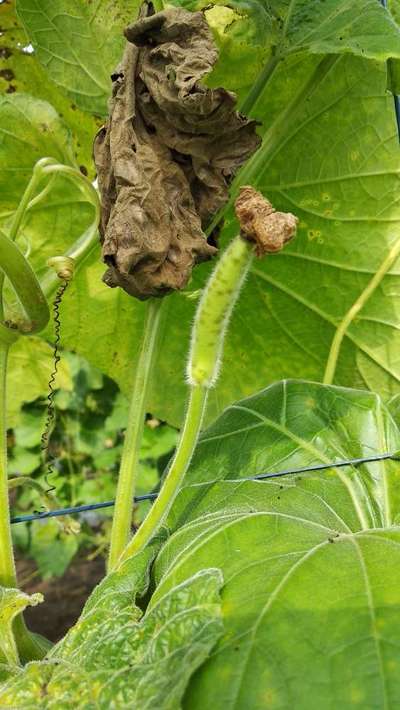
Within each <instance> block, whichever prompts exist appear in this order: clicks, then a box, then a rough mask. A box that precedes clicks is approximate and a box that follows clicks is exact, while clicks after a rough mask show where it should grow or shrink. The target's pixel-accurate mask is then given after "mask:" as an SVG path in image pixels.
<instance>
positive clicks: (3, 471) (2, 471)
mask: <svg viewBox="0 0 400 710" xmlns="http://www.w3.org/2000/svg"><path fill="white" fill-rule="evenodd" d="M8 350H9V345H7V344H6V343H4V342H2V341H1V340H0V586H1V587H11V588H14V589H15V588H17V575H16V570H15V562H14V553H13V546H12V538H11V525H10V505H9V500H8V478H7V428H6V402H7V399H6V377H7V361H8ZM13 632H14V638H15V642H16V646H17V648H18V652H19V656H20V658H21V660H23V661H27V660H33V659H40V658H43V656H44V654H45V647H44V644H43V643H41V642H40V640H39V639H38V638H37V637H35V636H32V635H31V634H30V633H29V631H28V629H27V628H26V626H25V622H24V619H23V616H22V614H20V615H19V616H18V617H17V618H16V619H15V620H14V623H13Z"/></svg>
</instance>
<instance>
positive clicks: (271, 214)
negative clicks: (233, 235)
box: [235, 185, 299, 257]
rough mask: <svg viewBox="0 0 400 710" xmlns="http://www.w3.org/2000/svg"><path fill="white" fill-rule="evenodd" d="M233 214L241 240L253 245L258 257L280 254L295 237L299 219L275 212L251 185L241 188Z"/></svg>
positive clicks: (292, 215) (289, 213)
mask: <svg viewBox="0 0 400 710" xmlns="http://www.w3.org/2000/svg"><path fill="white" fill-rule="evenodd" d="M235 212H236V217H237V218H238V221H239V224H240V233H241V235H242V237H244V239H248V241H250V242H254V244H255V252H256V255H257V256H258V257H262V256H264V254H274V253H275V252H278V251H281V249H282V248H283V247H284V246H285V244H286V243H287V242H289V241H290V240H291V239H293V237H294V236H295V234H296V229H297V224H298V221H299V220H298V218H297V217H296V216H295V215H294V214H292V213H291V212H277V211H276V210H275V209H274V207H273V206H272V205H271V203H270V202H269V200H267V198H266V197H264V195H262V194H261V192H258V191H257V190H255V189H254V187H251V186H250V185H245V186H243V187H241V188H240V192H239V196H238V197H237V199H236V201H235Z"/></svg>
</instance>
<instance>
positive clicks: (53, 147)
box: [0, 94, 74, 210]
mask: <svg viewBox="0 0 400 710" xmlns="http://www.w3.org/2000/svg"><path fill="white" fill-rule="evenodd" d="M0 122H1V130H0V165H1V169H0V209H2V210H5V209H7V210H14V209H15V208H16V207H17V206H18V204H19V201H20V199H21V196H22V193H23V191H24V189H25V187H26V185H27V183H28V181H29V179H30V177H31V174H32V168H33V166H34V164H35V163H36V162H37V160H39V159H40V158H43V157H45V156H48V157H51V158H54V159H55V160H57V161H58V162H60V163H66V164H70V165H72V164H73V163H74V156H73V152H72V142H71V136H70V133H69V131H68V130H67V129H66V128H65V126H64V124H63V123H62V121H61V119H60V117H59V116H58V114H57V113H56V111H55V110H54V108H53V107H52V106H50V104H49V103H47V102H46V101H40V100H39V99H35V98H33V97H32V96H29V95H28V94H10V95H9V96H0Z"/></svg>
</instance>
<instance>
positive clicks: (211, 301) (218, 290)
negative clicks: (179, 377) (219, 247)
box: [187, 236, 254, 387]
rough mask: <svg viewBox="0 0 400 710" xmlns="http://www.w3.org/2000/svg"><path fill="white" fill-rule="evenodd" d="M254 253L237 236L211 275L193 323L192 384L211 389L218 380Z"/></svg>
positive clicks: (251, 246) (190, 355) (188, 371)
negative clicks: (223, 353) (226, 335)
mask: <svg viewBox="0 0 400 710" xmlns="http://www.w3.org/2000/svg"><path fill="white" fill-rule="evenodd" d="M253 254H254V248H253V245H252V244H251V243H250V242H248V241H246V240H245V239H243V238H242V237H241V236H237V237H236V238H235V239H233V241H232V242H231V243H230V244H229V246H228V248H227V249H226V251H225V252H224V253H223V255H222V257H221V259H220V260H219V262H218V264H217V265H216V267H215V269H214V271H213V273H212V274H211V277H210V280H209V282H208V284H207V286H206V288H205V289H204V292H203V295H202V297H201V300H200V303H199V306H198V309H197V314H196V318H195V321H194V324H193V330H192V342H191V347H190V352H189V361H188V366H187V379H188V382H189V384H190V385H200V386H202V387H212V386H213V385H214V384H215V383H216V381H217V378H218V373H219V368H220V363H221V355H222V351H223V345H224V338H225V332H226V328H227V326H228V323H229V320H230V317H231V314H232V310H233V308H234V306H235V303H236V301H237V299H238V296H239V293H240V289H241V287H242V284H243V282H244V280H245V278H246V275H247V272H248V270H249V267H250V264H251V262H252V259H253Z"/></svg>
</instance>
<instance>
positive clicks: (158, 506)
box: [119, 385, 208, 562]
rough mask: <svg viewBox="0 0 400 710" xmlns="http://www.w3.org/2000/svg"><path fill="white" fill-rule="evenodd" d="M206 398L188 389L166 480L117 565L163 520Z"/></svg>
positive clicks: (203, 389)
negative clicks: (185, 406) (183, 415)
mask: <svg viewBox="0 0 400 710" xmlns="http://www.w3.org/2000/svg"><path fill="white" fill-rule="evenodd" d="M207 395H208V388H206V387H202V386H200V385H196V386H193V387H191V390H190V397H189V404H188V408H187V412H186V417H185V423H184V427H183V430H182V433H181V438H180V440H179V444H178V447H177V450H176V453H175V456H174V458H173V461H172V464H171V467H170V469H169V471H168V474H167V477H166V479H165V481H164V484H163V486H162V488H161V491H160V493H159V495H158V498H157V499H156V501H155V503H154V505H153V507H152V508H151V510H150V512H149V514H148V515H147V517H146V519H145V521H144V522H143V523H142V525H141V526H140V528H139V530H138V531H137V533H136V534H135V536H134V537H133V538H132V540H131V541H130V543H129V544H128V545H127V546H126V548H125V550H124V552H123V554H122V556H121V557H120V560H119V561H120V562H122V561H123V560H125V559H127V558H128V557H132V555H135V554H136V553H138V552H140V551H141V550H142V549H143V548H144V547H145V545H147V543H148V542H149V541H150V539H151V538H152V537H153V535H154V534H155V532H156V531H157V530H158V529H159V528H160V526H161V525H162V523H163V522H164V520H165V518H166V517H167V515H168V513H169V511H170V509H171V506H172V504H173V502H174V500H175V498H176V495H177V493H178V491H179V489H180V486H181V483H182V481H183V479H184V476H185V473H186V471H187V469H188V467H189V464H190V461H191V459H192V455H193V451H194V449H195V446H196V444H197V440H198V438H199V434H200V430H201V425H202V422H203V417H204V412H205V408H206V403H207Z"/></svg>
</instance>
